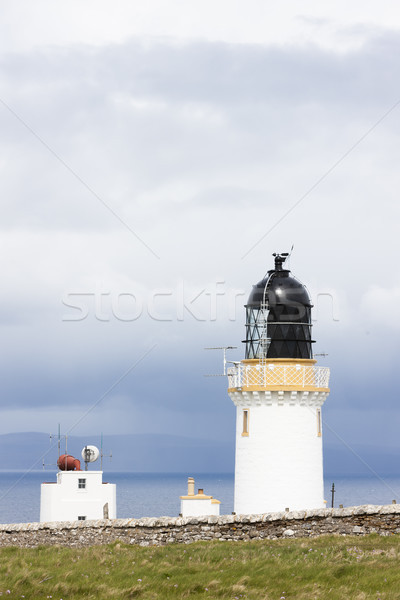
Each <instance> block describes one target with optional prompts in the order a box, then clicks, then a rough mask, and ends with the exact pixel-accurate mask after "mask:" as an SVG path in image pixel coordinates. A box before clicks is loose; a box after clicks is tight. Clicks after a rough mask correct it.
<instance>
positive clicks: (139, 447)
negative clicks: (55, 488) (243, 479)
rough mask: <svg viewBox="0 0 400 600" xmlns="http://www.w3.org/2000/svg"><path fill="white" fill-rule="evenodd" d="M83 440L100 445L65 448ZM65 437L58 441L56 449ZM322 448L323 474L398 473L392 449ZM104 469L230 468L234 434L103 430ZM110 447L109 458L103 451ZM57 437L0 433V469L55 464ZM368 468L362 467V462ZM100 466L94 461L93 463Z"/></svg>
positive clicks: (396, 455) (77, 450) (77, 454)
mask: <svg viewBox="0 0 400 600" xmlns="http://www.w3.org/2000/svg"><path fill="white" fill-rule="evenodd" d="M85 444H94V445H95V446H98V447H99V446H100V439H99V437H97V436H87V437H82V436H71V437H69V438H68V452H69V453H70V454H73V455H74V456H75V457H76V458H81V456H80V454H81V450H82V448H83V447H84V446H85ZM64 448H65V442H64V441H62V448H61V449H62V452H64ZM353 450H354V451H355V452H356V453H357V454H358V455H359V456H360V457H361V458H362V460H363V461H364V463H363V462H362V461H361V460H360V459H358V458H357V457H356V456H355V455H354V454H353V453H352V452H351V451H350V450H349V449H348V448H347V447H345V446H339V445H338V446H336V445H327V446H325V447H324V472H325V475H326V476H330V475H335V476H346V475H360V476H362V475H371V474H372V473H371V470H370V469H372V470H373V471H376V473H378V474H379V475H380V476H385V475H400V456H399V454H400V453H399V451H398V450H397V449H391V448H381V447H375V446H367V445H363V446H361V445H359V446H354V448H353ZM103 451H104V454H105V455H106V456H105V457H104V464H103V466H104V470H106V471H107V472H115V471H133V472H138V473H140V472H142V473H189V472H192V473H233V472H234V465H235V447H234V439H232V440H231V441H230V442H226V441H224V442H218V441H214V440H205V439H199V438H189V437H184V436H175V435H156V434H138V435H135V434H131V435H105V436H104V438H103ZM110 452H112V459H111V460H110V458H108V455H109V454H110ZM57 456H58V452H57V440H54V439H53V440H52V442H51V444H50V440H49V436H48V434H46V433H32V432H31V433H8V434H3V435H0V457H1V465H2V466H1V469H3V470H4V469H9V470H19V469H23V470H28V469H31V468H32V469H41V468H42V462H43V460H44V462H45V464H46V465H48V466H50V465H52V466H53V467H54V468H55V465H56V461H57ZM365 463H366V464H367V465H368V466H369V467H370V469H369V468H368V467H367V466H366V464H365ZM96 465H98V468H100V462H98V463H96Z"/></svg>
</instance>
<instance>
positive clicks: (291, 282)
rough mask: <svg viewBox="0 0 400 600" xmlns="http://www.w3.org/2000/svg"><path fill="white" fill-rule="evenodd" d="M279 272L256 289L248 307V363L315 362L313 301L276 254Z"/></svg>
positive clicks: (284, 258)
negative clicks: (297, 360) (289, 360)
mask: <svg viewBox="0 0 400 600" xmlns="http://www.w3.org/2000/svg"><path fill="white" fill-rule="evenodd" d="M273 256H274V257H275V269H272V270H271V271H268V273H267V275H266V276H265V277H264V279H263V280H262V281H260V282H259V283H257V284H256V285H254V286H253V290H252V292H251V294H250V296H249V299H248V302H247V304H246V342H245V343H246V359H251V358H256V359H266V358H270V359H274V358H298V359H302V358H306V359H307V358H312V348H311V344H312V343H313V340H312V339H311V327H312V324H311V308H312V304H311V301H310V297H309V295H308V292H307V290H306V288H305V287H304V285H302V284H301V283H300V281H298V280H297V279H296V278H295V277H293V276H292V275H291V274H290V271H289V270H287V269H284V268H283V265H284V262H285V260H286V258H287V256H288V254H287V253H283V254H274V255H273Z"/></svg>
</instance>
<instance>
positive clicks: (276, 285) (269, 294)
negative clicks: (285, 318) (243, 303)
mask: <svg viewBox="0 0 400 600" xmlns="http://www.w3.org/2000/svg"><path fill="white" fill-rule="evenodd" d="M264 291H265V297H264ZM268 300H270V301H271V300H273V301H275V302H277V301H278V300H279V302H280V303H282V304H290V303H294V302H298V303H300V304H302V305H303V306H308V307H312V304H311V300H310V296H309V294H308V292H307V289H306V288H305V286H304V285H303V284H302V283H301V282H300V281H299V280H298V279H296V278H295V277H293V276H291V274H290V271H288V270H286V269H281V270H276V269H272V270H271V271H268V273H267V275H266V276H265V277H264V279H262V280H261V281H259V282H258V283H256V284H255V285H253V289H252V290H251V292H250V296H249V299H248V301H247V306H253V307H256V306H261V304H262V303H263V301H268Z"/></svg>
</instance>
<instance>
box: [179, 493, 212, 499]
mask: <svg viewBox="0 0 400 600" xmlns="http://www.w3.org/2000/svg"><path fill="white" fill-rule="evenodd" d="M179 497H180V499H181V500H212V496H206V495H205V494H195V495H194V496H179Z"/></svg>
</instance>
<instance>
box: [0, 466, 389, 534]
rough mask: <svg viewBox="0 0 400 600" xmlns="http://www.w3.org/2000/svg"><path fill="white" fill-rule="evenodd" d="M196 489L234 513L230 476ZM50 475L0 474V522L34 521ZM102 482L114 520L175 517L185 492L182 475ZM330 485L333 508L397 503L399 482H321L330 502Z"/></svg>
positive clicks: (201, 481) (202, 477)
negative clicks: (113, 500) (112, 493)
mask: <svg viewBox="0 0 400 600" xmlns="http://www.w3.org/2000/svg"><path fill="white" fill-rule="evenodd" d="M193 476H194V477H195V480H196V486H197V487H202V488H204V491H205V493H206V494H211V495H212V496H214V498H217V499H218V500H220V501H221V514H230V513H231V512H232V510H233V475H232V474H220V475H218V474H217V475H216V474H211V475H210V474H193ZM55 477H56V476H55V473H53V472H48V471H47V472H43V471H37V472H32V473H28V474H27V475H24V473H21V472H5V471H3V472H1V471H0V523H28V522H33V521H38V520H39V507H40V484H41V483H42V482H43V481H55ZM103 480H104V481H109V482H111V483H116V484H117V516H118V517H159V516H178V514H179V511H180V501H179V496H180V495H184V494H185V493H186V490H187V487H186V481H187V474H182V475H181V474H154V473H109V474H107V473H105V474H104V477H103ZM332 482H334V483H335V489H336V493H335V506H339V504H343V505H344V506H355V505H359V504H390V503H391V502H392V500H393V499H395V500H397V502H400V477H385V478H383V479H382V480H380V479H378V478H372V477H342V478H340V477H337V478H329V479H327V480H326V481H325V498H326V500H327V501H328V506H330V503H331V493H330V490H331V487H332Z"/></svg>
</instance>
